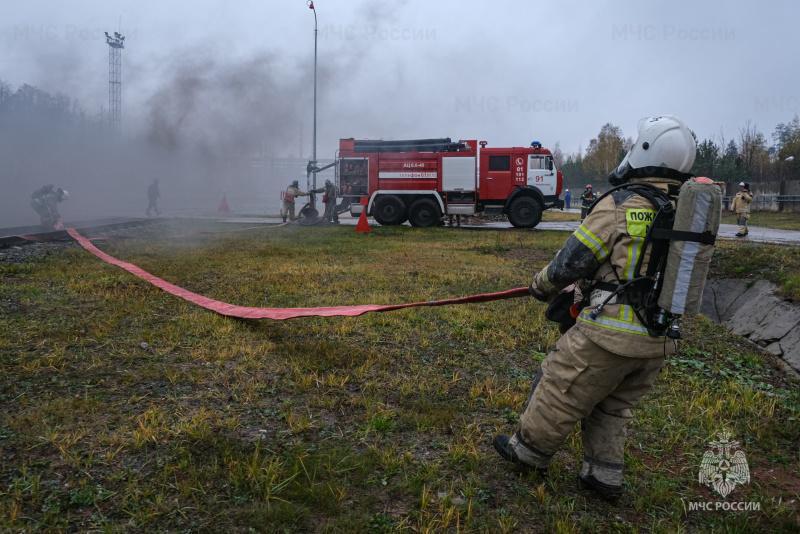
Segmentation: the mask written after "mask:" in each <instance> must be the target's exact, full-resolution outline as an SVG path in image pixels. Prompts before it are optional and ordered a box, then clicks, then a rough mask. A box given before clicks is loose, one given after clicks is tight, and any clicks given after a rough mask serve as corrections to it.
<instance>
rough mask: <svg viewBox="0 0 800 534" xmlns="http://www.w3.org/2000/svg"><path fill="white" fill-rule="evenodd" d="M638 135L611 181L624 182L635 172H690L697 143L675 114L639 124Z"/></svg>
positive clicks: (649, 118) (649, 119)
mask: <svg viewBox="0 0 800 534" xmlns="http://www.w3.org/2000/svg"><path fill="white" fill-rule="evenodd" d="M638 130H639V134H638V137H637V138H636V142H635V143H633V146H631V149H630V151H629V152H628V154H627V155H626V156H625V159H623V160H622V163H620V164H619V167H617V169H616V170H615V171H614V172H612V173H611V176H609V181H611V182H612V183H613V182H615V181H616V182H617V183H622V182H624V181H625V175H626V174H628V172H629V171H631V170H633V169H641V168H643V167H663V168H667V169H672V170H674V171H678V172H679V173H687V172H689V170H690V169H691V168H692V165H693V164H694V158H695V155H696V154H697V143H696V142H695V140H694V137H692V132H691V130H689V127H688V126H686V123H685V122H683V121H682V120H681V119H679V118H678V117H675V116H673V115H661V116H659V117H648V118H645V119H641V120H640V121H639V127H638Z"/></svg>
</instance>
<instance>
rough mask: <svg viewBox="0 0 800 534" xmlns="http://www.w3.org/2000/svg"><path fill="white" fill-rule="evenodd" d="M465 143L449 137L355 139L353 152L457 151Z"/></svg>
mask: <svg viewBox="0 0 800 534" xmlns="http://www.w3.org/2000/svg"><path fill="white" fill-rule="evenodd" d="M466 146H467V145H466V144H464V143H454V142H453V141H451V140H450V138H449V137H444V138H442V139H409V140H401V141H380V140H376V141H373V140H370V139H365V140H361V141H354V143H353V152H357V153H371V152H415V151H416V152H457V151H459V150H463V149H465V148H466Z"/></svg>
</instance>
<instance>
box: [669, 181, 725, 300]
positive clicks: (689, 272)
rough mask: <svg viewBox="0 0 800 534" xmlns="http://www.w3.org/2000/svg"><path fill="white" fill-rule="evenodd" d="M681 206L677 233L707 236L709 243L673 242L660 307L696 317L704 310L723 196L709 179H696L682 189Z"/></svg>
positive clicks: (677, 209)
mask: <svg viewBox="0 0 800 534" xmlns="http://www.w3.org/2000/svg"><path fill="white" fill-rule="evenodd" d="M677 204H678V205H677V208H676V210H675V223H674V224H673V226H672V229H673V231H678V232H692V233H693V234H704V236H703V240H702V241H705V242H701V241H692V240H682V239H674V238H673V239H672V240H671V242H670V245H669V253H668V255H667V266H666V269H665V272H664V280H663V285H662V288H661V294H660V296H659V297H658V305H659V306H660V307H662V308H663V309H665V310H667V311H668V312H670V313H672V314H673V315H694V314H696V313H697V312H698V311H699V310H700V303H701V302H702V300H703V288H704V287H705V284H706V277H707V276H708V269H709V267H710V264H711V256H712V254H713V253H714V244H713V238H715V237H716V235H717V232H718V231H719V221H720V216H721V214H722V192H721V191H720V188H719V186H718V185H716V184H715V183H714V182H713V181H711V180H709V179H708V178H692V179H690V180H687V181H686V183H684V184H683V186H681V190H680V193H679V194H678V203H677Z"/></svg>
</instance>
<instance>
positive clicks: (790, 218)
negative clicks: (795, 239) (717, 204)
mask: <svg viewBox="0 0 800 534" xmlns="http://www.w3.org/2000/svg"><path fill="white" fill-rule="evenodd" d="M721 222H722V223H723V224H735V225H737V226H738V224H739V222H738V218H737V217H736V214H735V213H731V212H730V211H723V212H722V219H721ZM748 224H749V225H750V226H759V227H762V228H774V229H776V230H800V213H795V212H791V211H788V212H781V213H778V212H777V211H754V212H753V213H752V215H751V217H750V220H749V221H748Z"/></svg>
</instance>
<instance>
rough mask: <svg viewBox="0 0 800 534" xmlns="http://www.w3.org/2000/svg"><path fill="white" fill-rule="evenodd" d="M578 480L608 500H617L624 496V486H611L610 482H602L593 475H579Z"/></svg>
mask: <svg viewBox="0 0 800 534" xmlns="http://www.w3.org/2000/svg"><path fill="white" fill-rule="evenodd" d="M578 481H579V482H580V483H581V485H582V486H583V487H584V488H586V489H590V490H592V491H594V492H595V493H597V494H598V495H599V496H600V497H602V498H603V499H605V500H607V501H612V502H613V501H616V500H617V499H619V498H620V497H621V496H622V486H610V485H608V484H604V483H603V482H600V481H599V480H597V479H596V478H594V476H593V475H584V474H579V475H578Z"/></svg>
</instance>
